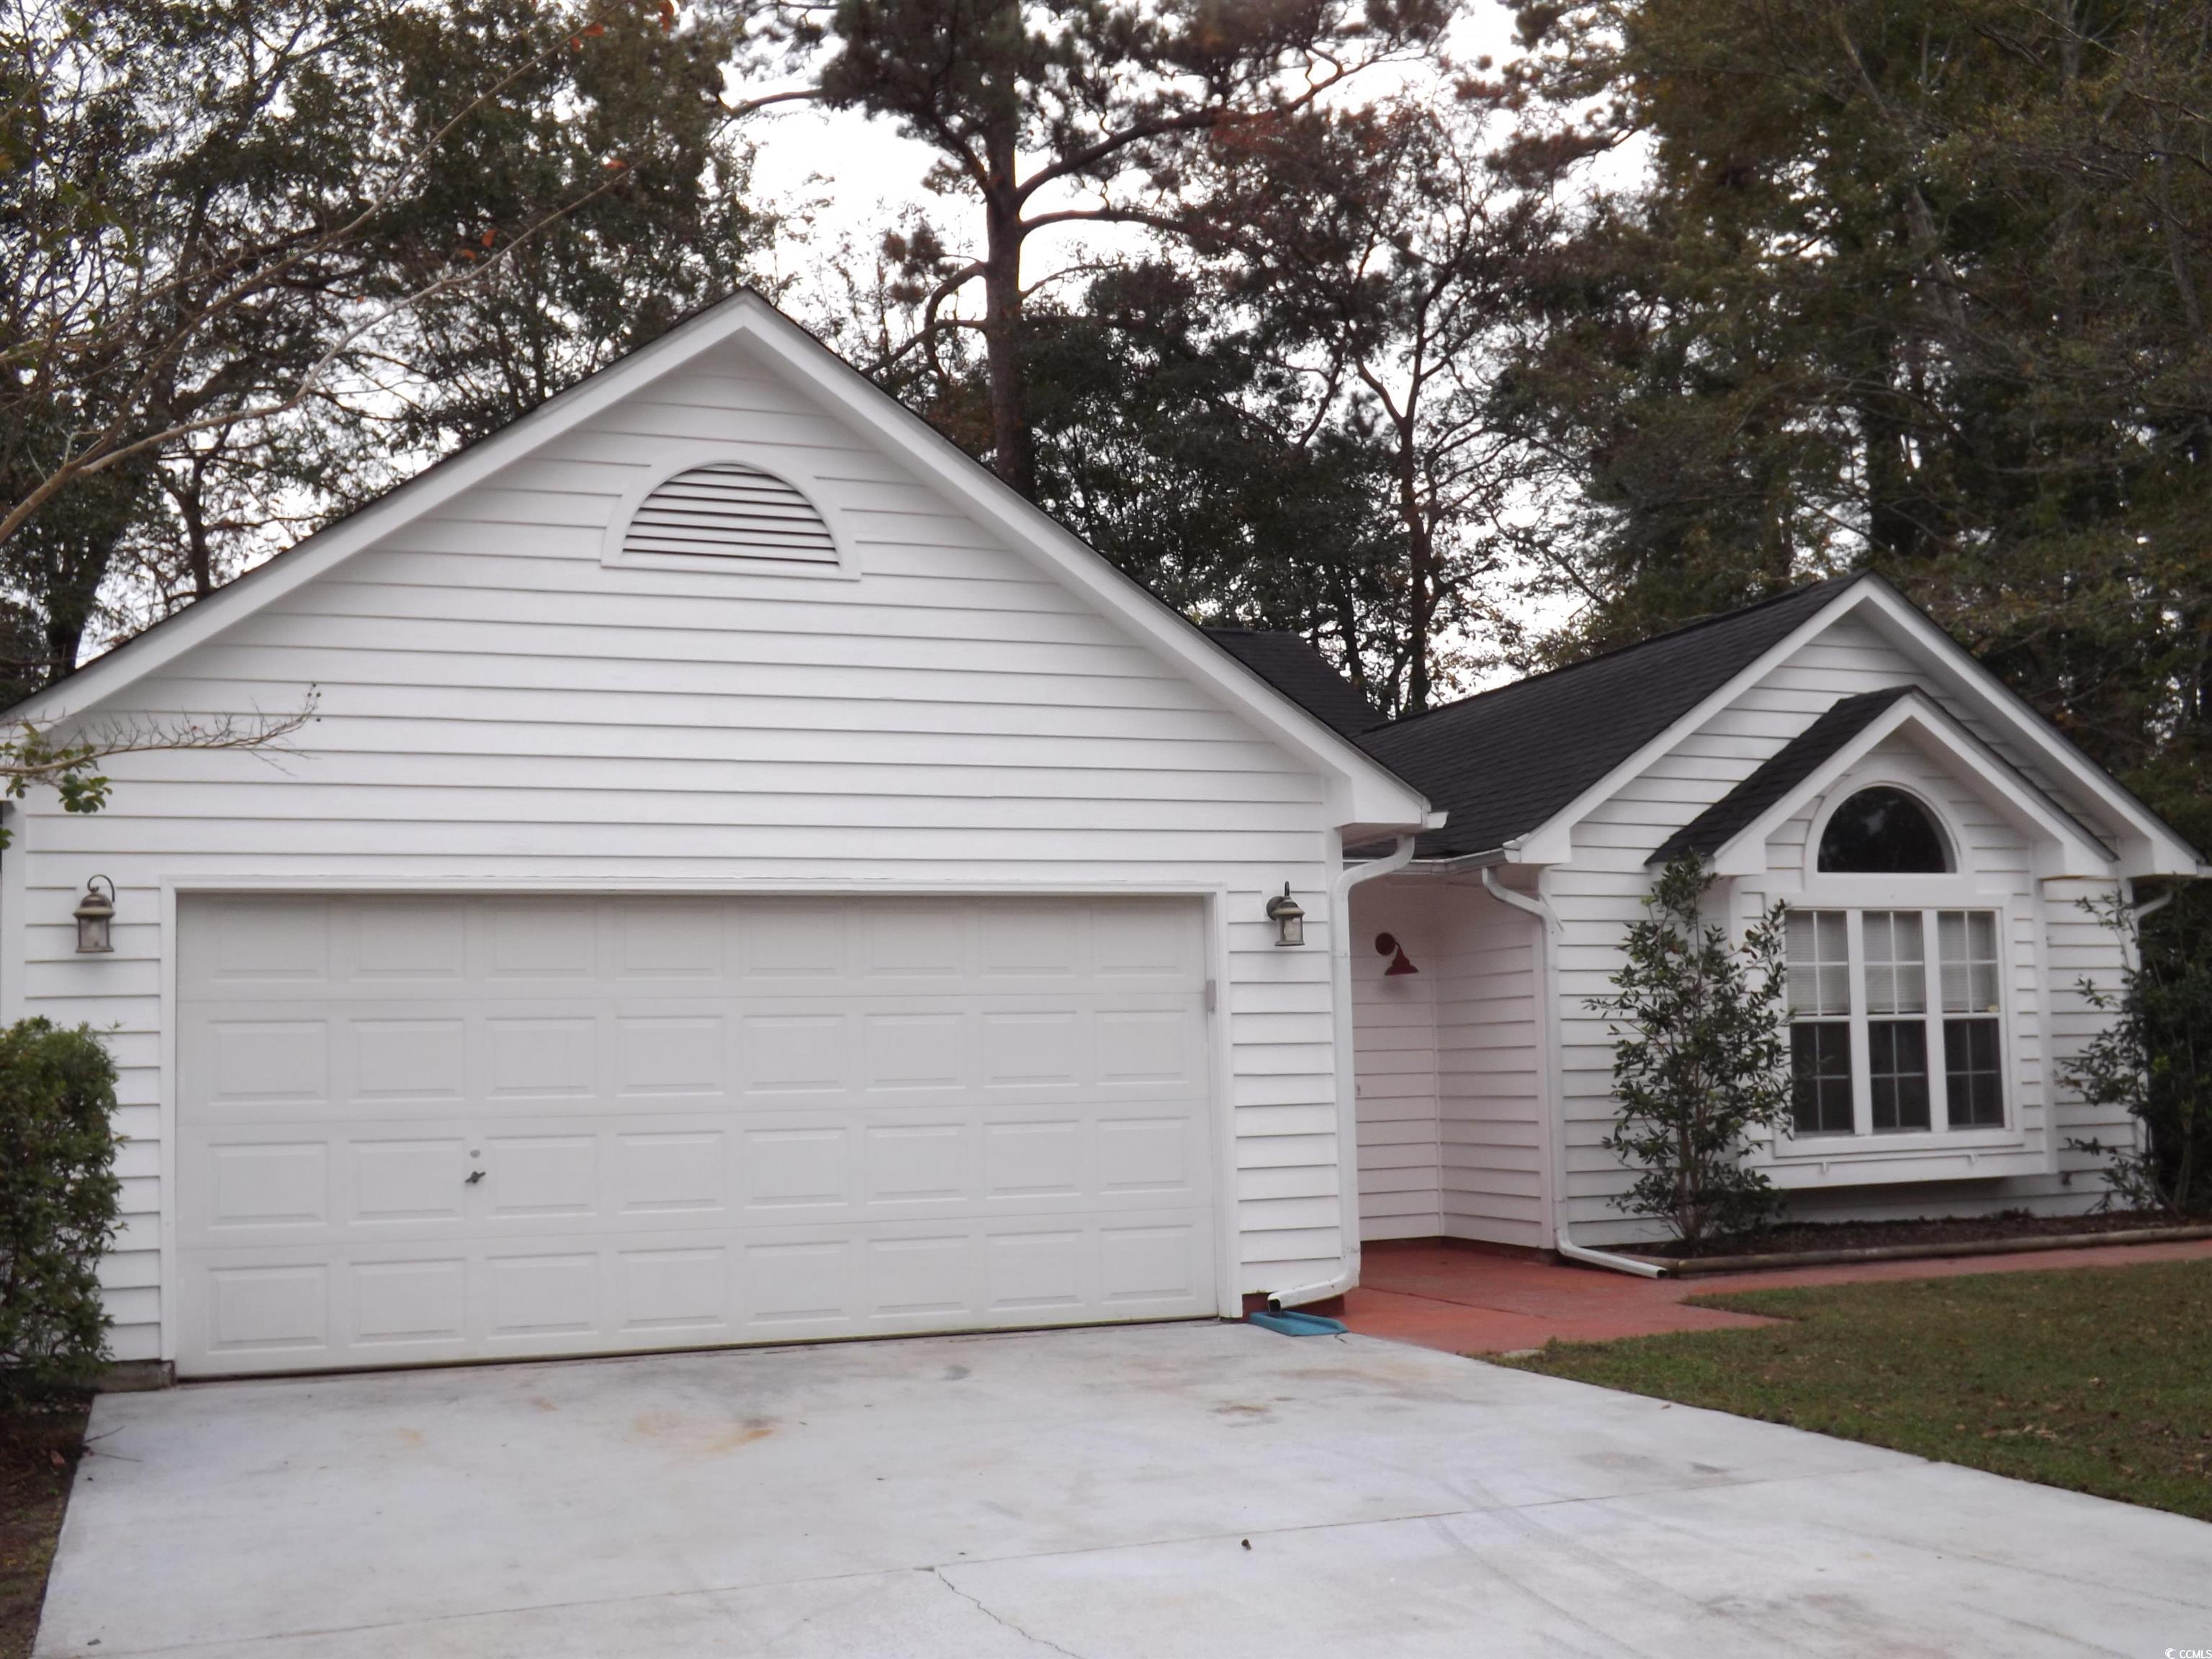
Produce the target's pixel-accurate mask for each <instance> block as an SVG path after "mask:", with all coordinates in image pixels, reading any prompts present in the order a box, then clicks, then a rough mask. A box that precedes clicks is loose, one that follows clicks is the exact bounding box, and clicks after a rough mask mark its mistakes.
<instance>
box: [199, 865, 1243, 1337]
mask: <svg viewBox="0 0 2212 1659" xmlns="http://www.w3.org/2000/svg"><path fill="white" fill-rule="evenodd" d="M1198 914H1199V913H1198V910H1197V907H1196V906H1194V905H1188V904H1182V903H1178V902H1157V903H1156V902H1150V901H1135V902H1128V901H1121V900H1086V899H1060V898H1054V899H1049V900H1037V901H1009V902H999V901H975V900H959V901H944V902H937V901H927V902H905V901H857V900H837V901H829V902H823V901H809V900H801V899H788V900H786V899H777V900H770V901H747V902H722V903H713V902H701V901H659V900H649V901H648V900H640V901H629V900H615V899H582V898H548V899H536V898H531V899H509V898H489V899H483V900H468V901H462V902H444V901H439V902H429V903H426V902H422V901H416V900H385V899H365V900H361V901H351V900H335V899H329V900H326V899H323V898H319V897H317V898H313V899H311V900H307V901H301V900H293V899H288V900H282V901H263V900H260V899H258V898H254V899H245V900H233V899H223V900H221V901H198V900H194V901H188V902H187V905H186V907H185V927H184V930H183V931H184V935H185V940H186V942H187V947H188V948H187V949H186V950H185V951H184V953H183V957H182V958H181V959H182V960H183V961H185V962H186V963H190V964H192V971H193V972H194V973H196V974H197V975H198V977H197V978H187V979H185V980H183V981H180V984H179V1001H180V1006H181V1007H182V1009H183V1012H184V1021H183V1028H182V1031H181V1034H180V1042H179V1057H180V1061H181V1078H180V1091H179V1183H180V1188H181V1198H180V1204H179V1252H180V1259H181V1263H182V1269H183V1273H182V1284H181V1287H180V1292H179V1302H180V1332H179V1365H180V1368H181V1369H184V1370H187V1371H197V1372H202V1373H209V1372H222V1371H233V1370H287V1369H292V1370H296V1369H305V1368H313V1367H319V1366H329V1365H350V1364H414V1363H424V1362H427V1361H430V1360H436V1359H453V1358H473V1357H486V1356H493V1355H496V1356H501V1357H522V1356H534V1355H542V1354H556V1353H569V1352H622V1351H624V1350H634V1349H638V1348H645V1347H665V1346H685V1345H687V1344H709V1343H717V1342H735V1341H764V1340H798V1339H801V1338H805V1337H807V1336H856V1335H867V1334H885V1333H890V1332H895V1331H905V1330H921V1329H969V1328H992V1327H994V1326H1006V1325H1022V1324H1036V1323H1052V1322H1061V1321H1066V1322H1078V1321H1085V1320H1099V1319H1116V1318H1126V1319H1134V1318H1155V1317H1174V1316H1202V1315H1205V1314H1208V1313H1211V1312H1212V1310H1213V1306H1214V1301H1215V1297H1214V1291H1213V1285H1212V1272H1213V1269H1212V1248H1213V1247H1212V1237H1213V1226H1212V1209H1213V1198H1212V1172H1211V1171H1212V1152H1211V1147H1212V1136H1211V1131H1210V1128H1209V1127H1208V1126H1209V1123H1210V1115H1209V1110H1208V1107H1207V1098H1208V1091H1207V1089H1206V1048H1205V1044H1206V1019H1205V1015H1204V1013H1203V1011H1202V1001H1201V999H1202V987H1203V982H1204V981H1203V978H1202V975H1201V974H1200V962H1201V961H1202V952H1201V950H1200V946H1201V944H1202V939H1201V935H1200V927H1199V923H1198V920H1197V917H1198ZM302 917H305V918H306V919H307V920H306V921H305V922H303V921H302V920H301V919H302ZM318 929H319V930H320V931H321V934H322V938H321V941H320V943H319V945H318V943H317V940H316V934H317V930H318Z"/></svg>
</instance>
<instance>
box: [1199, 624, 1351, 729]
mask: <svg viewBox="0 0 2212 1659" xmlns="http://www.w3.org/2000/svg"><path fill="white" fill-rule="evenodd" d="M1206 635H1207V637H1208V638H1210V639H1212V641H1213V642H1214V643H1215V644H1217V645H1218V646H1219V647H1221V648H1222V649H1223V650H1225V651H1226V652H1228V653H1229V654H1230V655H1231V656H1232V657H1234V658H1236V659H1237V661H1239V662H1241V663H1243V665H1245V666H1246V667H1247V668H1249V669H1250V670H1251V671H1253V672H1254V673H1255V674H1257V675H1258V676H1259V677H1260V678H1261V679H1263V680H1265V681H1267V684H1270V685H1272V686H1273V687H1274V688H1275V690H1278V691H1279V692H1281V693H1282V694H1283V695H1284V696H1286V697H1288V698H1289V699H1290V700H1291V702H1294V703H1296V704H1297V706H1298V707H1299V708H1303V709H1304V710H1305V711H1306V713H1308V714H1311V715H1312V716H1313V717H1314V718H1315V719H1316V720H1320V721H1321V722H1322V724H1323V725H1325V726H1328V727H1329V728H1330V729H1331V730H1333V731H1334V732H1335V733H1336V734H1337V735H1338V736H1339V737H1343V738H1356V737H1358V735H1359V734H1360V733H1361V732H1366V731H1370V730H1371V729H1372V728H1374V727H1375V726H1380V725H1382V724H1383V716H1382V715H1381V714H1377V713H1376V711H1375V709H1374V708H1372V707H1371V706H1370V704H1369V703H1368V701H1367V699H1366V698H1364V697H1363V696H1360V695H1359V693H1358V691H1356V690H1353V689H1352V682H1351V681H1349V680H1347V679H1346V678H1344V676H1343V675H1341V674H1340V673H1338V672H1337V671H1336V670H1335V669H1334V668H1333V667H1332V666H1330V665H1329V660H1328V658H1327V657H1324V656H1322V653H1321V652H1320V651H1319V650H1318V649H1317V648H1316V647H1315V645H1314V644H1313V642H1312V641H1310V640H1309V639H1307V638H1306V637H1305V636H1304V635H1300V634H1270V633H1264V632H1261V631H1260V630H1258V629H1246V628H1209V629H1206Z"/></svg>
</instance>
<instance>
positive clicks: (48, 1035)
mask: <svg viewBox="0 0 2212 1659" xmlns="http://www.w3.org/2000/svg"><path fill="white" fill-rule="evenodd" d="M114 1112H115V1062H114V1060H112V1058H110V1056H109V1054H108V1052H107V1049H106V1045H105V1044H103V1043H102V1042H100V1039H99V1037H98V1036H94V1033H93V1031H92V1029H91V1028H90V1027H89V1026H84V1025H80V1026H78V1027H77V1028H76V1030H66V1029H64V1028H63V1027H60V1026H57V1025H55V1024H52V1022H50V1021H48V1020H45V1019H27V1020H24V1021H22V1022H21V1023H20V1024H15V1025H13V1026H10V1027H9V1028H8V1029H7V1030H4V1031H0V1401H6V1400H23V1399H31V1398H36V1397H38V1396H40V1395H46V1394H51V1393H52V1392H54V1391H55V1390H57V1389H67V1388H71V1387H76V1386H80V1385H82V1384H84V1383H89V1382H91V1381H92V1379H93V1378H94V1376H97V1375H98V1373H99V1370H100V1366H101V1364H104V1363H105V1361H106V1357H107V1315H106V1310H104V1309H103V1308H102V1306H101V1304H100V1276H99V1266H100V1256H101V1255H102V1254H103V1253H105V1251H106V1249H107V1247H108V1245H109V1244H110V1243H112V1241H113V1239H114V1237H115V1232H116V1226H117V1221H116V1215H117V1206H118V1201H119V1200H120V1198H121V1194H122V1182H119V1181H118V1180H117V1178H116V1176H115V1146H116V1137H115V1131H114V1127H113V1116H114Z"/></svg>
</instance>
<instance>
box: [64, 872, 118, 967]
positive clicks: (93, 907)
mask: <svg viewBox="0 0 2212 1659" xmlns="http://www.w3.org/2000/svg"><path fill="white" fill-rule="evenodd" d="M103 882H105V883H106V886H107V891H106V893H104V894H103V893H102V892H101V891H100V884H102V883H103ZM74 914H75V915H76V948H77V951H78V952H79V953H80V954H83V955H96V954H98V953H99V952H100V951H112V950H113V949H114V948H115V946H114V945H113V944H112V942H111V941H110V940H109V938H108V933H109V927H108V924H109V923H111V922H112V921H114V920H115V884H114V883H113V882H112V881H108V879H107V878H106V876H94V878H92V879H91V880H90V881H88V882H87V883H85V884H84V896H83V897H82V898H81V899H79V900H78V901H77V902H76V912H75V913H74Z"/></svg>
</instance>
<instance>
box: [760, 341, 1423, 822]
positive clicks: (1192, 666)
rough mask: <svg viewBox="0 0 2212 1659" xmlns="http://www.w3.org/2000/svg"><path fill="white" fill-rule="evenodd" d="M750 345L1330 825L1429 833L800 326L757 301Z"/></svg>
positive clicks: (1295, 715) (1232, 662)
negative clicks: (1171, 672) (1256, 735)
mask: <svg viewBox="0 0 2212 1659" xmlns="http://www.w3.org/2000/svg"><path fill="white" fill-rule="evenodd" d="M752 320H754V321H755V322H756V324H757V325H756V326H755V327H754V328H752V329H751V330H750V338H751V340H752V341H753V342H754V343H757V345H758V346H759V348H760V349H763V350H764V351H766V352H768V353H769V354H770V355H771V356H773V357H774V358H775V361H776V362H777V363H778V364H780V365H781V366H782V367H784V368H787V369H788V370H790V371H791V372H792V373H793V375H794V376H796V377H797V378H799V379H800V380H803V381H804V382H805V383H806V384H807V385H809V386H812V387H813V388H814V389H815V390H816V391H817V392H820V393H821V394H822V395H823V397H824V398H826V399H828V400H829V402H830V403H831V404H834V405H835V406H836V409H837V410H838V412H839V413H840V414H841V415H842V416H845V417H846V418H848V419H849V420H851V421H852V422H854V424H855V425H858V426H860V428H863V429H864V430H866V432H868V433H870V434H871V435H874V436H875V437H878V438H879V439H881V440H882V441H883V442H884V445H885V447H888V448H890V450H892V451H893V452H894V453H896V454H897V455H899V456H900V457H901V458H902V459H905V460H906V461H908V463H909V464H910V465H913V466H914V467H915V469H916V470H917V471H920V472H921V474H922V476H923V477H924V478H925V480H926V481H927V482H928V483H932V484H933V485H935V486H936V487H937V488H939V489H942V490H944V491H945V493H946V494H948V495H951V496H952V497H953V498H954V499H955V500H956V501H958V502H959V503H960V505H961V506H962V507H963V508H965V509H966V510H967V511H969V513H973V514H974V515H975V517H976V519H977V520H980V521H981V523H983V524H984V525H986V526H988V527H989V528H991V529H993V530H994V531H996V532H998V533H999V534H1000V536H1002V537H1003V538H1005V539H1006V543H1007V544H1008V545H1009V546H1010V547H1012V548H1014V549H1015V550H1018V551H1023V552H1025V553H1030V554H1031V555H1033V556H1036V557H1037V558H1038V559H1039V561H1040V562H1042V563H1043V564H1044V565H1045V567H1046V568H1047V569H1048V571H1049V573H1050V574H1052V575H1053V576H1054V578H1055V579H1056V580H1059V581H1060V583H1061V584H1062V585H1064V586H1067V587H1069V588H1071V589H1073V591H1074V592H1076V593H1078V594H1079V595H1080V596H1081V597H1082V598H1083V599H1085V600H1087V601H1088V602H1089V603H1090V604H1091V606H1092V608H1093V609H1095V610H1096V611H1098V612H1100V613H1101V614H1102V615H1104V616H1107V617H1111V618H1113V619H1114V620H1115V621H1116V622H1119V623H1121V624H1122V625H1123V626H1125V627H1127V629H1129V630H1130V631H1131V632H1133V633H1134V634H1135V635H1138V637H1139V638H1140V639H1142V640H1144V641H1146V643H1147V644H1148V645H1150V646H1151V647H1152V648H1154V649H1155V650H1157V651H1158V652H1159V653H1160V654H1161V655H1163V656H1164V657H1166V658H1167V659H1169V660H1170V661H1171V662H1173V663H1174V664H1175V665H1176V667H1177V668H1178V669H1180V670H1181V671H1182V672H1183V673H1184V674H1185V675H1186V676H1188V678H1191V679H1193V680H1195V681H1196V682H1198V683H1199V684H1201V685H1203V686H1205V687H1206V688H1207V689H1208V690H1212V691H1213V692H1214V693H1216V694H1217V695H1218V696H1220V697H1221V698H1222V699H1223V700H1224V701H1225V702H1227V703H1228V704H1229V705H1230V707H1231V708H1233V709H1234V710H1236V711H1237V713H1239V714H1243V716H1244V717H1245V718H1247V719H1249V720H1251V721H1252V722H1253V724H1255V726H1259V727H1260V728H1261V730H1262V731H1264V732H1267V735H1268V736H1269V737H1270V738H1273V739H1274V740H1275V741H1277V742H1279V743H1280V744H1282V745H1283V746H1284V747H1285V748H1286V749H1288V750H1290V751H1291V753H1292V754H1294V755H1296V756H1297V757H1299V758H1300V759H1302V760H1304V761H1305V762H1306V763H1308V764H1310V765H1311V766H1312V767H1313V768H1314V769H1316V771H1318V772H1320V773H1321V774H1322V775H1323V776H1325V777H1327V778H1328V780H1329V782H1330V789H1329V799H1328V805H1329V816H1330V821H1331V823H1332V824H1333V825H1360V826H1365V827H1367V828H1370V829H1372V828H1379V829H1382V830H1383V831H1384V832H1386V833H1387V832H1389V831H1390V830H1395V829H1415V828H1434V827H1435V822H1434V821H1435V820H1436V818H1437V814H1436V813H1435V812H1434V811H1431V808H1430V806H1429V803H1428V799H1427V797H1425V795H1423V794H1422V793H1420V792H1419V790H1417V789H1415V788H1414V787H1413V786H1412V785H1411V784H1409V783H1407V782H1406V781H1404V780H1403V779H1402V778H1400V777H1399V776H1398V775H1396V774H1395V773H1394V772H1392V771H1390V770H1389V769H1388V768H1386V767H1384V766H1383V764H1382V763H1380V762H1378V761H1376V760H1375V759H1373V758H1372V757H1370V756H1369V755H1368V754H1367V752H1366V751H1365V750H1363V749H1361V748H1359V747H1358V745H1357V744H1353V743H1352V742H1350V741H1349V740H1348V739H1346V738H1341V737H1339V736H1338V735H1337V734H1336V733H1335V732H1333V731H1331V730H1330V729H1329V728H1328V726H1326V725H1324V724H1322V721H1321V720H1317V719H1316V718H1315V717H1314V716H1313V715H1311V714H1308V713H1307V712H1306V711H1305V710H1304V709H1303V708H1300V707H1298V705H1297V703H1295V702H1291V699H1290V698H1288V697H1286V696H1284V695H1283V694H1282V693H1281V692H1280V691H1279V690H1276V689H1275V688H1274V687H1273V686H1272V685H1270V684H1268V683H1267V681H1266V680H1264V679H1262V678H1261V677H1260V676H1259V675H1257V674H1255V673H1254V672H1253V671H1251V670H1250V669H1249V668H1247V667H1245V666H1244V665H1243V664H1242V663H1240V662H1238V661H1237V659H1235V658H1233V657H1231V655H1230V654H1229V653H1227V652H1225V651H1224V650H1222V649H1221V648H1220V647H1218V646H1217V645H1215V644H1214V643H1213V642H1212V641H1211V640H1209V639H1207V638H1206V635H1204V634H1203V633H1202V632H1201V631H1200V629H1198V628H1197V627H1196V626H1195V625H1194V624H1193V623H1191V622H1190V621H1189V620H1188V618H1186V617H1182V616H1180V615H1178V614H1177V613H1176V611H1172V610H1170V609H1169V607H1168V606H1166V605H1164V604H1162V603H1161V602H1160V601H1159V600H1158V599H1157V598H1155V597H1154V596H1153V595H1152V594H1151V593H1149V592H1146V590H1145V589H1144V588H1143V587H1142V586H1139V584H1138V583H1137V582H1136V581H1135V580H1133V579H1132V578H1131V577H1130V576H1128V575H1127V574H1125V573H1124V572H1122V571H1121V570H1120V569H1117V568H1115V566H1114V565H1112V564H1111V563H1109V562H1108V561H1107V560H1106V559H1105V558H1103V556H1100V554H1099V553H1098V551H1097V549H1096V548H1093V547H1092V546H1091V545H1090V544H1088V543H1087V542H1085V541H1084V540H1083V539H1082V538H1080V537H1079V536H1077V535H1076V534H1075V533H1074V532H1073V531H1071V530H1069V529H1068V528H1067V527H1066V526H1065V525H1062V524H1061V523H1060V521H1059V520H1056V519H1054V517H1053V516H1052V515H1051V514H1050V513H1047V512H1045V511H1044V510H1043V509H1042V507H1038V506H1037V505H1036V503H1035V502H1033V501H1028V500H1026V499H1025V498H1024V497H1023V496H1022V495H1020V494H1018V492H1017V491H1015V490H1014V489H1012V488H1011V487H1010V486H1008V485H1007V484H1006V483H1005V482H1004V481H1003V480H1001V479H1000V478H999V477H997V476H996V475H994V474H993V473H992V472H990V471H987V469H985V468H984V467H981V466H980V465H977V464H976V463H975V459H973V458H972V457H970V456H969V455H968V454H967V453H965V452H963V450H961V449H960V448H959V447H957V446H956V445H955V444H953V443H952V442H951V441H950V440H949V439H947V438H945V437H944V436H943V435H941V434H939V432H938V431H937V430H936V429H935V428H933V427H932V426H930V425H929V423H928V422H926V421H924V420H923V419H922V418H921V416H919V415H916V414H915V412H914V411H913V410H909V409H908V408H907V407H906V405H904V404H902V403H900V402H899V401H898V400H897V399H896V398H891V397H890V396H888V395H887V394H885V393H884V392H883V391H882V390H881V389H880V388H879V387H878V386H876V385H875V384H874V383H873V382H872V381H871V380H868V379H867V377H866V376H865V375H863V374H861V373H860V371H859V370H858V369H856V368H853V367H852V365H850V364H849V363H848V362H845V361H844V360H843V359H842V358H841V357H839V356H837V355H836V353H835V352H833V351H831V350H829V348H828V347H826V346H824V345H823V343H821V342H820V341H818V340H817V339H816V338H814V337H813V336H812V335H811V334H809V333H807V332H806V331H805V330H804V329H802V328H800V327H799V325H798V324H796V323H794V322H793V321H792V320H791V319H789V318H787V317H786V316H784V315H783V314H782V313H780V312H778V311H775V309H774V308H772V307H769V306H767V305H766V304H764V303H763V304H761V305H760V306H759V307H757V311H756V313H754V318H753V319H752Z"/></svg>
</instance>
